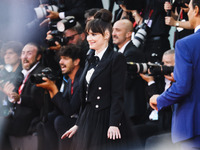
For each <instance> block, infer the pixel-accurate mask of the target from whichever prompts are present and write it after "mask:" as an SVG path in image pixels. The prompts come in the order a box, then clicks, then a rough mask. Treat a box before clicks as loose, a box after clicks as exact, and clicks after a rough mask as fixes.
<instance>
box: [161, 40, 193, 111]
mask: <svg viewBox="0 0 200 150" xmlns="http://www.w3.org/2000/svg"><path fill="white" fill-rule="evenodd" d="M186 43H187V42H185V40H179V41H177V43H176V50H175V67H174V79H175V80H176V82H174V83H173V84H172V86H171V87H170V88H169V89H168V90H167V91H165V92H164V93H162V94H161V95H160V96H159V97H158V98H157V106H158V110H161V109H162V108H163V107H167V106H169V105H172V104H175V103H177V102H179V101H181V100H182V99H183V97H184V96H186V95H187V94H188V93H189V92H190V91H191V88H192V76H193V65H192V57H191V52H190V51H191V50H192V49H191V48H190V46H189V45H188V44H186Z"/></svg>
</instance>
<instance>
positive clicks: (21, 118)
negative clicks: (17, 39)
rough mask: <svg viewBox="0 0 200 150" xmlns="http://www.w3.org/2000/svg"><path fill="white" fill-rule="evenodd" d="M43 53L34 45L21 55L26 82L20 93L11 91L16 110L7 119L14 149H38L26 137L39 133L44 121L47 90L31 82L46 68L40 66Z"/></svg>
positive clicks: (20, 88)
mask: <svg viewBox="0 0 200 150" xmlns="http://www.w3.org/2000/svg"><path fill="white" fill-rule="evenodd" d="M41 57H42V51H41V50H40V48H39V47H38V46H37V45H36V44H34V43H28V44H26V45H25V46H24V48H23V49H22V53H21V62H22V68H23V70H22V73H23V75H24V80H23V81H22V84H21V86H20V87H19V89H18V92H13V91H10V93H9V95H10V96H9V97H10V99H11V100H10V101H12V103H14V105H15V110H14V113H13V114H12V117H9V118H7V119H8V120H7V124H6V126H5V127H6V135H8V136H10V139H11V143H12V147H13V148H14V149H15V148H17V149H18V148H19V149H29V150H31V149H36V147H37V144H36V143H35V142H33V141H32V142H31V143H32V144H31V143H29V144H30V145H29V144H27V143H26V142H25V141H24V140H26V139H25V138H24V137H25V136H28V135H33V133H35V132H37V125H38V124H39V122H40V121H41V120H42V119H43V118H42V117H43V116H42V115H41V114H42V113H43V109H46V108H44V96H45V90H44V89H43V88H39V87H36V85H35V84H33V83H32V82H31V80H30V77H31V75H33V74H38V73H41V70H42V69H44V67H43V66H42V65H41V64H40V59H41Z"/></svg>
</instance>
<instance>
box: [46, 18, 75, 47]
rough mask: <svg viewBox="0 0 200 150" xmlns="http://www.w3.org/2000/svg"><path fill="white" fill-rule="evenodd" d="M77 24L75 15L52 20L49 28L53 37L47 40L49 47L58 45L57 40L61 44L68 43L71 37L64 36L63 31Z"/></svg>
mask: <svg viewBox="0 0 200 150" xmlns="http://www.w3.org/2000/svg"><path fill="white" fill-rule="evenodd" d="M75 25H76V20H75V18H74V17H73V16H68V17H66V18H65V19H63V20H61V21H58V22H57V21H51V22H49V30H51V33H50V34H51V35H52V36H53V38H51V39H49V40H46V42H47V45H48V46H49V47H51V46H56V45H55V41H57V42H59V44H60V45H61V46H63V45H67V43H68V41H69V39H68V38H67V37H64V36H63V32H64V31H65V30H66V29H69V28H72V27H73V26H75Z"/></svg>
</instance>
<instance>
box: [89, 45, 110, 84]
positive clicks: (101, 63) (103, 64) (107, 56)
mask: <svg viewBox="0 0 200 150" xmlns="http://www.w3.org/2000/svg"><path fill="white" fill-rule="evenodd" d="M111 52H112V51H111V50H110V48H108V49H107V50H106V52H105V53H104V55H103V57H102V59H101V61H99V63H98V66H97V67H96V69H95V71H94V73H93V75H92V77H91V79H90V84H91V83H92V81H93V80H94V79H95V78H96V77H97V76H98V75H99V74H101V72H102V71H103V70H104V69H105V68H106V67H107V66H108V64H109V63H110V55H111V54H112V53H111Z"/></svg>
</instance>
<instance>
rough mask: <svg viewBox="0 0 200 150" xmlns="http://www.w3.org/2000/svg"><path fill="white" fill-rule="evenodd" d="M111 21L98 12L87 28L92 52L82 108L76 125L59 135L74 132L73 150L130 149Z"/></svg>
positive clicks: (121, 62)
mask: <svg viewBox="0 0 200 150" xmlns="http://www.w3.org/2000/svg"><path fill="white" fill-rule="evenodd" d="M111 19H112V14H111V13H110V12H109V11H108V10H105V9H101V10H99V11H98V12H97V13H96V15H95V17H94V20H91V21H90V22H88V23H87V25H86V32H87V34H88V35H87V41H88V43H89V46H90V49H91V50H90V54H89V56H88V59H87V61H86V64H85V69H84V71H83V74H82V77H81V79H80V94H81V99H82V107H81V110H80V115H79V118H78V121H77V123H76V125H75V126H73V127H72V128H71V129H70V130H68V131H67V132H66V133H65V134H64V135H63V136H62V138H65V137H68V138H71V137H72V136H73V135H74V134H75V133H76V134H75V135H74V139H73V143H72V147H71V149H72V150H80V149H81V150H98V149H99V150H104V149H106V150H107V149H108V150H110V149H121V150H122V149H123V150H124V149H126V150H127V149H128V146H129V142H128V139H130V138H131V136H130V135H131V134H130V133H131V131H130V129H129V128H128V124H127V121H126V119H125V117H124V112H123V99H124V83H125V74H126V61H125V58H124V56H123V55H122V54H120V53H117V52H114V51H113V49H112V48H111V47H110V46H109V40H110V37H111V32H112V25H111ZM96 56H97V57H98V58H97V59H96ZM98 59H99V61H98ZM133 142H134V141H131V143H133Z"/></svg>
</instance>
